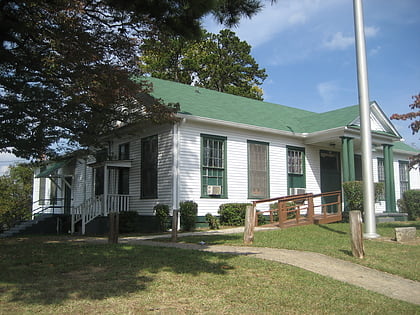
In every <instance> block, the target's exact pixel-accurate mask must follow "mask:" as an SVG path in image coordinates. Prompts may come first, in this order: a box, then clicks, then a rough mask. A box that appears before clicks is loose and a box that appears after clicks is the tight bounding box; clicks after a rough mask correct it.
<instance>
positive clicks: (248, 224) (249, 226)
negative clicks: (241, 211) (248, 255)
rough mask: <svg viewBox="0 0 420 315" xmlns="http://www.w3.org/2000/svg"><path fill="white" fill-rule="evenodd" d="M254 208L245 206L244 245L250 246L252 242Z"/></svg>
mask: <svg viewBox="0 0 420 315" xmlns="http://www.w3.org/2000/svg"><path fill="white" fill-rule="evenodd" d="M254 226H255V207H254V206H246V213H245V229H244V244H245V245H250V244H252V242H253V241H254Z"/></svg>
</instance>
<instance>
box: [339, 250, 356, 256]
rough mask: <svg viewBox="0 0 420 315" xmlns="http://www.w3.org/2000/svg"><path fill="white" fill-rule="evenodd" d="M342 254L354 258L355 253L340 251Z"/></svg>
mask: <svg viewBox="0 0 420 315" xmlns="http://www.w3.org/2000/svg"><path fill="white" fill-rule="evenodd" d="M340 252H342V253H343V254H345V255H347V256H350V257H353V253H352V252H351V250H347V249H340Z"/></svg>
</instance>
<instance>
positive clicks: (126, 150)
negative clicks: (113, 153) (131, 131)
mask: <svg viewBox="0 0 420 315" xmlns="http://www.w3.org/2000/svg"><path fill="white" fill-rule="evenodd" d="M118 159H119V160H129V159H130V143H123V144H120V145H119V146H118Z"/></svg>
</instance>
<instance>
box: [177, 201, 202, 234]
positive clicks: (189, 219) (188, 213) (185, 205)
mask: <svg viewBox="0 0 420 315" xmlns="http://www.w3.org/2000/svg"><path fill="white" fill-rule="evenodd" d="M197 207H198V206H197V204H196V203H195V202H194V201H191V200H190V201H181V202H180V203H179V213H180V217H181V229H182V230H184V231H193V230H194V228H195V220H196V217H197V211H198V210H197Z"/></svg>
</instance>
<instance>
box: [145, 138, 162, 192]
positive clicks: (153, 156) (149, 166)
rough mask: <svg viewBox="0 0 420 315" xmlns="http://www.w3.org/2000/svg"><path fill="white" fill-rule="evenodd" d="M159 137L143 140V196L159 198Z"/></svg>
mask: <svg viewBox="0 0 420 315" xmlns="http://www.w3.org/2000/svg"><path fill="white" fill-rule="evenodd" d="M157 162H158V137H157V136H152V137H148V138H144V139H142V140H141V197H142V198H157V175H158V173H157V166H158V163H157Z"/></svg>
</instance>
